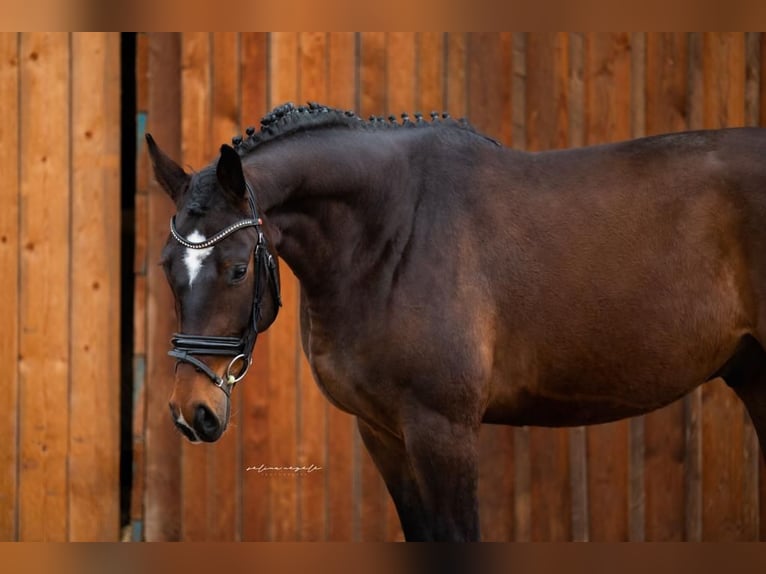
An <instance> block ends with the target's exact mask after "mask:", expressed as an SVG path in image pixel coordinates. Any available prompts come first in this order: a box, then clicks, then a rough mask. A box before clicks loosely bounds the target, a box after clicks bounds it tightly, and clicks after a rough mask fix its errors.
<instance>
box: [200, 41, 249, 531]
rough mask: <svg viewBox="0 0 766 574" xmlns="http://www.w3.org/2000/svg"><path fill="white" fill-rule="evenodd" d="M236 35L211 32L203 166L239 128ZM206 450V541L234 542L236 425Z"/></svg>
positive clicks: (238, 463) (236, 399) (238, 465)
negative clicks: (208, 116) (209, 111)
mask: <svg viewBox="0 0 766 574" xmlns="http://www.w3.org/2000/svg"><path fill="white" fill-rule="evenodd" d="M238 55H239V37H238V35H237V33H235V32H216V33H213V34H212V45H211V54H210V56H211V59H212V70H211V76H210V77H211V80H212V85H211V86H210V101H211V107H212V117H211V126H210V131H209V135H208V137H207V141H208V142H210V143H209V146H210V149H208V150H206V151H207V157H206V158H205V160H204V162H203V163H202V164H200V165H206V164H207V163H209V162H210V161H211V160H212V159H213V158H214V157H216V156H217V155H218V149H219V148H220V146H221V144H224V143H227V144H230V143H231V138H232V137H233V136H235V135H237V133H238V132H239V131H240V126H239V124H240V101H239V94H240V86H239V61H238ZM232 399H233V405H232V411H233V414H232V420H231V421H230V424H232V425H235V427H236V425H241V424H243V422H244V421H242V420H241V419H239V417H238V413H240V412H241V411H242V409H241V407H240V405H241V400H242V398H241V397H240V396H239V393H234V395H233V397H232ZM212 446H213V448H211V449H210V452H209V453H208V479H209V481H210V486H209V487H208V493H207V496H208V506H209V508H210V510H211V513H210V514H209V516H208V533H207V537H206V538H207V540H213V541H235V540H239V539H240V534H239V531H240V528H239V524H240V523H241V514H240V513H241V506H240V505H239V504H238V502H239V499H240V489H241V488H242V484H241V478H242V474H243V473H244V472H245V469H244V468H243V466H242V458H241V441H240V434H239V432H237V429H236V428H231V429H230V430H229V432H227V433H224V435H223V436H222V437H221V439H220V440H219V441H218V442H217V443H215V445H212Z"/></svg>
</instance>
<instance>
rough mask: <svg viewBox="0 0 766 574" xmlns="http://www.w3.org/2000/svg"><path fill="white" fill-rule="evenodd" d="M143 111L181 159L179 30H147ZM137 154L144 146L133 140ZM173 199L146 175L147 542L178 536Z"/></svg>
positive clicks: (169, 151)
mask: <svg viewBox="0 0 766 574" xmlns="http://www.w3.org/2000/svg"><path fill="white" fill-rule="evenodd" d="M148 42H149V77H150V78H151V79H152V82H151V83H150V85H149V112H148V122H147V131H148V132H149V133H151V134H152V135H153V136H154V139H155V140H156V141H157V142H158V144H159V145H160V146H161V147H162V149H163V150H164V151H165V153H167V154H168V155H169V156H170V157H172V158H174V159H175V160H176V161H181V117H180V111H181V92H180V89H181V38H180V35H179V34H171V33H152V34H150V35H149V39H148ZM139 146H140V149H139V154H146V153H147V152H146V145H145V143H144V141H143V140H141V141H139ZM173 212H174V206H173V203H172V202H171V201H170V200H169V199H168V196H167V194H166V193H165V191H163V190H162V188H161V187H160V186H159V184H158V183H157V182H156V181H155V180H154V178H153V177H152V178H151V183H150V185H149V188H148V240H147V257H148V260H149V265H148V267H147V273H146V285H147V297H146V315H147V322H146V324H147V329H148V331H147V334H146V345H147V348H146V381H147V385H146V389H145V391H146V413H145V416H146V419H145V420H146V422H145V455H146V456H145V463H146V464H145V473H146V481H145V487H146V488H145V492H144V512H145V514H144V519H145V525H144V529H145V530H144V531H145V538H146V540H147V541H164V540H178V539H180V537H181V517H182V513H181V487H180V480H181V446H180V445H181V434H180V433H179V432H178V431H177V430H176V429H175V428H174V427H173V425H172V423H171V422H170V420H169V415H168V406H167V405H168V399H169V398H170V394H171V392H172V381H173V361H172V360H171V359H170V357H168V356H167V351H168V341H169V339H170V335H171V333H172V332H173V331H174V330H175V327H176V319H175V314H174V312H173V309H174V308H175V307H174V305H173V296H172V293H171V291H170V287H169V286H168V284H167V280H166V279H165V275H164V273H163V272H162V269H161V268H160V267H159V265H157V264H156V263H157V262H158V261H159V259H160V253H161V251H162V247H163V246H164V245H165V242H166V240H167V236H168V232H167V225H168V220H169V219H170V216H171V215H172V214H173Z"/></svg>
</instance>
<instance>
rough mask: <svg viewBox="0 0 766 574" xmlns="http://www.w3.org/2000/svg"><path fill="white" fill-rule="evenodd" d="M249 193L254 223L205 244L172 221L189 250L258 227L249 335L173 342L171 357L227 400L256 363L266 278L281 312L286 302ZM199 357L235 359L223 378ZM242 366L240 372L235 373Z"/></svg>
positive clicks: (182, 337) (240, 225)
mask: <svg viewBox="0 0 766 574" xmlns="http://www.w3.org/2000/svg"><path fill="white" fill-rule="evenodd" d="M246 186H247V192H248V201H249V203H250V210H251V212H252V214H253V216H252V218H250V219H242V220H240V221H237V222H236V223H233V224H231V225H229V226H228V227H226V228H225V229H222V230H221V231H219V232H218V233H216V234H215V235H213V237H211V238H210V239H206V240H205V241H199V242H194V241H188V240H187V239H186V238H184V237H183V236H182V235H181V234H180V233H178V230H177V229H176V218H175V215H174V216H173V217H171V218H170V234H171V235H172V236H173V238H174V239H175V240H176V241H178V243H180V244H181V245H183V246H184V247H187V248H189V249H207V248H209V247H212V246H213V245H215V244H216V243H219V242H220V241H222V240H223V239H225V238H226V237H228V236H229V235H231V234H232V233H236V232H237V231H239V230H240V229H245V228H246V227H255V230H256V232H257V234H258V238H257V240H256V242H255V247H254V248H253V271H254V272H255V281H254V289H253V308H252V311H251V315H250V321H249V322H248V328H247V331H245V333H244V335H242V336H241V337H239V338H238V337H217V336H213V335H188V334H186V333H175V334H174V335H173V337H172V338H171V339H170V344H171V345H172V347H173V348H172V350H170V351H168V355H170V356H171V357H173V358H174V359H176V361H177V362H176V365H177V364H178V363H189V364H190V365H193V366H194V367H195V368H196V369H197V370H198V371H200V372H202V373H204V374H205V375H207V376H208V378H209V379H210V380H211V381H212V382H213V384H214V385H215V386H217V387H218V388H219V389H221V390H222V391H223V392H224V393H225V394H226V396H227V397H229V396H230V394H231V390H232V389H233V388H234V385H235V384H237V383H238V382H239V381H241V380H242V379H243V378H244V376H245V374H247V371H248V369H249V368H250V365H251V364H252V362H253V348H254V347H255V341H256V339H257V338H258V320H259V319H260V318H261V301H262V299H263V291H264V285H263V281H264V278H265V277H266V276H268V278H269V279H270V282H271V287H272V290H273V295H274V300H275V301H276V303H277V312H278V311H279V307H281V306H282V298H281V295H280V288H279V276H278V275H277V262H276V260H275V259H274V257H273V256H272V255H271V253H270V252H269V249H268V244H267V241H266V238H265V237H264V235H263V231H262V230H261V225H262V224H263V221H262V220H261V218H260V217H258V212H257V211H256V208H255V194H254V193H253V189H252V187H250V184H249V183H246ZM197 355H212V356H224V357H232V359H231V361H229V364H228V365H227V367H226V371H225V372H224V376H223V377H221V376H219V375H218V374H217V373H216V372H215V371H214V370H213V369H211V368H210V367H209V366H208V365H207V364H205V362H204V361H202V360H201V359H199V358H198V357H197ZM238 365H239V368H238V369H235V367H237V366H238Z"/></svg>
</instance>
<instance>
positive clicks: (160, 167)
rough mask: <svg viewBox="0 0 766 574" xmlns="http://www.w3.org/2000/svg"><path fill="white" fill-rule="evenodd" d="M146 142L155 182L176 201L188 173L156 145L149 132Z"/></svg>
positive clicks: (185, 182) (187, 177) (187, 178)
mask: <svg viewBox="0 0 766 574" xmlns="http://www.w3.org/2000/svg"><path fill="white" fill-rule="evenodd" d="M146 144H147V146H148V148H149V157H151V158H152V166H153V167H154V177H156V178H157V182H158V183H159V184H160V185H161V186H162V188H163V189H164V190H165V191H166V192H167V194H168V195H169V196H170V198H171V199H172V200H173V201H174V202H175V203H178V200H179V198H180V197H181V193H182V192H183V190H184V188H185V187H186V184H187V183H188V182H189V179H190V176H189V174H187V173H186V172H185V171H184V170H183V168H182V167H181V166H180V165H178V164H177V163H176V162H174V161H173V160H172V159H170V158H169V157H168V156H166V155H165V153H164V152H163V151H162V150H161V149H160V148H159V146H157V144H156V142H155V141H154V138H153V137H152V136H151V134H146Z"/></svg>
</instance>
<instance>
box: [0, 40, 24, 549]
mask: <svg viewBox="0 0 766 574" xmlns="http://www.w3.org/2000/svg"><path fill="white" fill-rule="evenodd" d="M20 39H21V38H20V35H19V34H16V33H10V32H3V33H2V34H0V108H2V109H3V110H6V119H5V121H3V122H0V149H2V150H3V153H2V154H0V205H2V206H3V208H2V209H0V269H2V270H3V272H2V273H0V301H2V313H0V362H2V364H3V365H6V380H5V381H4V382H3V384H2V385H0V402H1V403H2V404H4V405H7V408H6V413H5V416H4V417H3V418H2V421H1V422H0V436H2V437H3V440H2V441H0V540H2V541H10V540H16V539H17V538H18V524H17V520H16V519H17V513H16V511H17V508H18V506H17V505H18V480H17V473H18V409H17V404H18V398H19V371H18V357H19V202H20V196H19V59H20V52H19V48H20V45H19V42H20Z"/></svg>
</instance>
